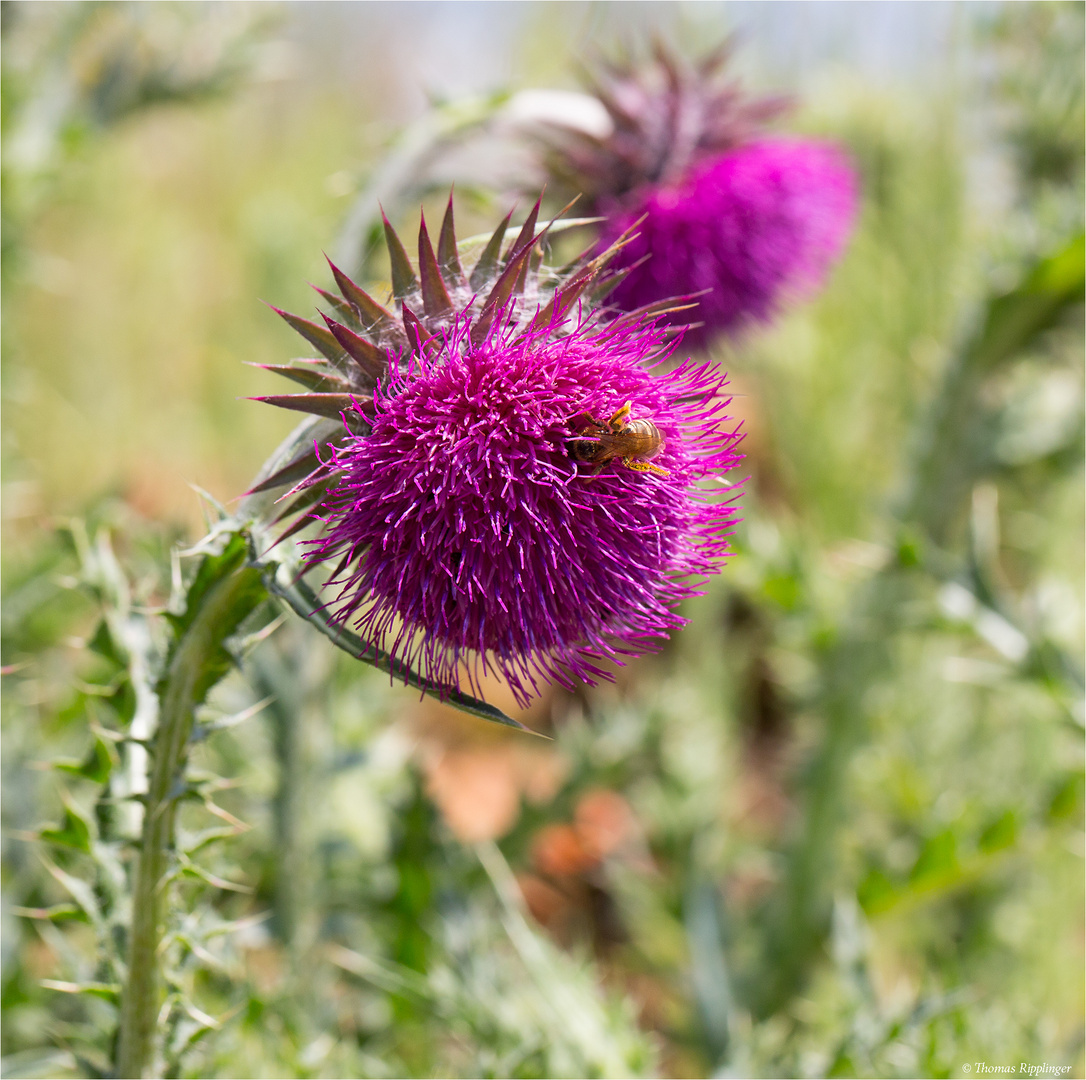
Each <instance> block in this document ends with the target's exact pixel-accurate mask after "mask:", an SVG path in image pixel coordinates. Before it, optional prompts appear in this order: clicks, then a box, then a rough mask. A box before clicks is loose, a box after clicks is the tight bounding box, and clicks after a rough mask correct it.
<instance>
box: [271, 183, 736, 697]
mask: <svg viewBox="0 0 1086 1080" xmlns="http://www.w3.org/2000/svg"><path fill="white" fill-rule="evenodd" d="M538 209H539V206H538V204H537V205H536V208H535V209H534V210H533V211H532V213H531V214H530V215H529V218H528V221H526V222H525V224H524V227H523V228H522V229H521V231H520V234H519V236H518V238H517V239H516V240H515V241H514V242H513V244H512V245H510V247H509V248H508V249H507V251H506V252H505V254H504V255H502V252H501V247H502V237H503V235H504V232H505V226H506V224H507V223H508V219H507V220H506V222H504V223H503V224H502V225H501V226H499V228H498V230H497V231H496V232H495V234H494V236H493V237H492V238H491V240H490V242H489V243H488V244H487V245H486V248H485V250H484V251H483V252H482V254H481V255H480V256H479V258H478V260H477V262H476V265H475V267H474V269H473V270H472V271H471V273H470V274H468V273H467V272H466V271H465V270H463V269H462V268H461V265H460V254H461V251H460V249H459V247H458V245H457V243H456V239H455V230H454V228H453V223H452V204H451V202H450V206H449V209H448V211H447V212H446V219H445V223H444V225H443V226H442V230H441V239H440V242H439V245H438V248H437V250H436V251H435V250H434V249H433V247H432V246H431V243H430V239H429V236H428V234H427V231H426V227H425V224H423V226H422V228H421V229H420V234H419V263H418V268H417V272H416V267H415V266H413V265H412V263H411V261H410V259H409V258H408V256H407V254H406V251H405V249H404V247H403V245H402V243H401V242H400V240H399V238H398V237H397V236H396V234H395V233H394V232H393V231H392V229H391V226H387V224H386V229H387V239H388V246H389V252H390V257H391V260H392V279H393V299H394V300H395V301H396V303H397V304H398V305H399V316H400V317H399V318H397V317H396V316H395V315H394V314H393V311H391V310H389V309H388V308H386V307H384V306H382V305H380V304H378V303H377V302H376V301H375V300H374V299H373V298H372V297H370V296H369V295H368V294H367V293H365V292H364V291H363V290H361V289H360V288H359V287H358V286H357V285H356V284H355V283H354V282H352V281H351V280H350V279H349V278H347V277H346V275H344V274H343V273H342V272H341V271H339V270H338V269H337V268H335V267H333V268H332V269H333V273H334V276H335V278H336V282H337V285H338V287H339V290H340V296H335V295H334V294H332V293H328V292H324V291H323V290H321V295H322V297H323V298H324V299H325V301H326V303H328V304H329V306H330V307H332V308H333V309H334V310H335V312H336V314H337V316H339V319H343V320H345V322H341V321H339V319H336V318H331V317H329V316H325V322H326V327H327V328H325V327H319V326H318V325H317V324H316V323H314V322H310V321H308V320H305V319H301V318H299V317H298V316H294V315H288V314H286V313H282V314H283V315H284V318H286V319H287V321H288V322H289V323H290V324H291V325H292V326H293V327H294V328H295V329H297V330H298V331H299V332H300V333H301V334H302V335H303V336H304V337H305V338H306V339H307V340H308V341H309V342H311V343H312V344H313V345H314V346H315V347H316V348H317V349H318V350H320V351H321V352H322V353H323V359H319V360H310V361H295V362H294V364H293V365H292V366H290V367H283V368H276V369H275V370H277V371H279V372H280V373H282V374H285V375H287V376H289V377H290V378H292V379H294V380H295V381H297V382H301V383H303V384H304V386H305V387H306V392H305V393H298V394H292V395H276V396H274V397H267V398H264V399H263V400H265V401H268V402H270V403H271V404H274V405H277V406H279V407H282V408H288V409H296V410H300V411H302V412H307V413H310V414H311V415H310V418H309V419H308V420H307V421H306V422H305V424H306V425H307V426H306V427H305V428H304V431H303V432H302V433H301V434H300V435H297V434H296V435H295V436H294V437H293V438H292V439H291V440H290V441H289V444H288V447H289V450H288V451H287V452H284V454H282V455H280V456H278V457H277V458H276V459H275V461H274V463H272V464H270V465H269V467H268V472H267V475H265V476H263V478H262V479H261V480H260V481H259V482H258V483H257V484H256V485H255V486H254V488H253V492H263V491H271V490H274V489H276V488H278V487H287V486H289V485H291V484H293V485H294V487H293V488H291V490H290V491H289V492H288V495H289V496H290V500H291V501H289V502H288V503H287V505H286V508H285V509H284V510H283V512H282V513H281V514H280V515H279V519H278V520H286V519H289V518H294V522H293V524H292V525H290V527H289V528H288V529H287V532H286V533H284V537H285V536H288V535H290V534H292V533H294V532H296V531H298V530H299V529H300V528H302V527H304V526H305V525H306V524H307V523H310V524H311V523H315V522H320V524H321V528H320V531H319V533H318V535H317V536H316V538H315V539H311V540H308V541H306V542H305V548H306V552H307V556H306V568H305V569H306V571H310V570H314V571H325V570H326V571H327V580H326V583H325V590H326V591H325V601H326V602H325V604H324V606H323V608H322V609H320V612H321V614H320V617H321V620H322V623H323V625H324V627H325V628H326V629H329V628H338V627H351V628H353V629H355V630H357V632H358V637H357V638H356V639H354V640H356V641H358V642H359V645H357V646H356V648H361V647H364V648H365V649H367V650H370V651H372V652H373V655H374V657H375V658H376V656H377V652H378V651H379V652H380V653H381V655H382V656H384V657H386V658H387V661H388V662H387V663H386V664H385V669H386V670H391V671H395V672H399V673H400V674H401V675H403V677H404V678H405V680H406V681H408V682H412V683H414V684H415V685H419V686H423V687H425V688H426V689H428V690H430V691H431V692H434V693H437V694H438V695H439V696H444V697H448V696H450V695H456V694H460V695H462V690H461V687H462V686H463V685H464V684H466V685H467V686H468V687H469V688H470V689H471V690H472V691H473V692H475V693H478V692H479V688H480V681H481V678H482V675H483V674H484V673H485V672H487V671H494V672H497V673H498V674H500V675H501V676H503V677H504V679H505V680H506V681H507V683H508V684H509V686H510V688H511V689H512V690H513V692H514V694H515V696H516V698H517V700H518V701H520V702H522V703H525V702H527V701H528V700H529V699H530V698H531V697H532V696H533V695H534V694H536V693H538V692H539V690H540V688H541V684H542V683H543V682H546V681H550V680H556V681H558V682H560V683H562V684H564V685H566V686H571V685H573V680H575V679H581V680H584V681H587V682H594V681H596V680H597V679H599V678H609V677H610V675H609V673H608V671H607V668H606V667H605V666H604V664H605V662H607V661H612V662H619V663H621V661H622V658H623V657H625V656H632V655H636V654H638V653H639V652H641V651H644V650H645V649H649V648H652V647H653V645H654V644H655V643H657V642H658V641H659V640H660V639H662V638H666V637H667V635H668V633H669V631H670V630H672V629H674V628H675V627H678V626H680V625H682V623H683V619H682V618H681V617H680V616H679V615H678V614H677V613H676V612H675V607H676V605H677V604H678V602H679V601H680V600H682V599H683V598H685V597H687V596H692V595H696V593H697V589H698V581H699V580H700V578H701V577H703V576H704V575H705V574H708V573H711V572H713V571H715V569H716V568H717V565H718V559H719V557H720V556H723V555H725V554H727V540H726V534H727V533H728V531H729V528H730V526H731V525H732V524H733V523H734V521H735V512H736V511H735V507H734V499H735V498H736V497H737V493H736V491H735V489H734V486H732V487H729V486H722V485H721V483H720V480H721V477H720V474H721V473H722V472H723V471H725V470H727V469H728V468H730V467H731V466H732V465H734V464H735V463H736V462H737V461H738V460H739V458H738V455H737V453H736V452H735V447H736V444H737V442H738V440H739V435H738V433H737V431H735V430H734V425H730V424H729V421H728V418H727V416H725V414H724V410H725V408H726V406H727V399H726V398H725V397H723V396H722V391H723V387H724V383H725V380H724V378H723V376H722V375H721V373H720V372H719V371H718V369H717V368H716V367H714V366H713V365H711V364H705V363H703V364H694V363H692V362H691V361H687V362H685V363H681V364H679V365H678V366H675V365H674V364H672V363H671V362H670V355H671V353H672V351H673V349H674V342H675V338H676V335H675V331H674V329H673V328H672V327H670V326H669V325H667V324H666V323H664V322H662V321H661V316H655V317H653V316H649V315H644V314H632V315H620V316H618V317H617V318H614V317H610V318H607V319H605V318H603V316H602V309H600V308H598V307H597V306H596V303H597V299H596V298H597V297H598V296H601V295H603V294H605V292H606V291H607V289H608V287H609V282H608V280H607V277H606V272H605V268H606V266H607V263H608V260H609V259H611V258H613V257H614V256H615V255H616V254H617V253H618V252H619V251H620V250H621V246H622V243H623V242H627V241H626V240H624V241H622V242H620V243H618V244H616V245H614V246H613V247H612V248H611V249H610V250H609V251H608V252H605V253H603V254H602V255H598V256H596V257H591V256H589V255H586V256H584V257H583V258H582V260H580V261H579V262H577V263H575V264H574V265H573V267H572V268H567V270H566V272H565V273H564V274H554V273H552V272H550V271H546V270H544V269H543V268H542V265H541V259H542V250H541V241H542V238H543V235H544V234H545V233H546V230H547V229H548V228H550V226H546V227H545V228H544V229H543V230H542V231H541V232H538V233H537V231H536V214H537V212H538ZM627 239H628V238H627ZM611 314H612V315H613V313H611ZM284 499H286V496H284ZM281 539H282V538H281ZM317 614H318V613H317V612H315V613H314V615H317ZM311 617H312V616H311ZM332 636H336V634H335V632H334V629H333V634H332ZM465 707H466V706H465Z"/></svg>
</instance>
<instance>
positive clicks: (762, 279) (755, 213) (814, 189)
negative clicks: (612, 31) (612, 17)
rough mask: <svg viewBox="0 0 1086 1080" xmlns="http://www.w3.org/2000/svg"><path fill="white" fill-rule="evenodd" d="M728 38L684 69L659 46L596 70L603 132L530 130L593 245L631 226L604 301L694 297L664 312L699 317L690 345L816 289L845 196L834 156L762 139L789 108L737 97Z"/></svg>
mask: <svg viewBox="0 0 1086 1080" xmlns="http://www.w3.org/2000/svg"><path fill="white" fill-rule="evenodd" d="M730 45H731V43H730V42H726V43H725V44H724V46H723V47H722V48H720V49H718V50H716V51H715V52H713V53H711V54H710V55H709V56H707V57H706V58H705V59H704V60H702V61H701V62H700V63H699V64H697V65H691V64H688V63H686V62H684V61H683V60H681V59H680V58H679V57H677V56H675V55H673V54H672V53H670V52H669V51H668V50H667V49H665V48H664V47H663V46H662V45H660V44H659V43H657V45H656V46H655V47H654V49H653V51H652V54H651V56H649V57H647V58H644V59H641V60H637V59H632V58H631V59H629V60H626V61H624V62H620V63H610V64H601V65H600V66H599V69H598V70H597V71H595V72H592V73H590V76H591V78H590V87H589V88H590V89H591V90H592V91H593V92H594V94H595V95H596V97H597V99H598V100H599V102H600V103H601V104H602V105H603V107H604V109H605V110H606V111H607V114H608V117H609V122H610V128H611V130H610V132H609V133H607V134H602V133H598V132H597V133H589V132H586V131H584V130H580V129H575V128H572V127H570V126H569V125H568V124H562V123H560V122H553V123H551V124H550V125H548V126H545V127H544V128H543V130H542V131H541V133H540V134H539V136H538V138H540V139H541V140H542V142H543V144H544V154H543V157H544V163H545V165H546V168H547V171H548V172H549V174H550V176H551V178H552V179H553V180H555V181H557V182H558V183H559V184H560V185H566V186H569V187H571V188H573V189H576V190H579V191H582V192H584V193H585V194H586V196H587V208H588V210H589V211H590V212H592V213H596V214H599V215H601V216H602V217H603V218H604V219H605V220H604V224H603V227H602V229H601V248H606V247H607V245H608V244H610V243H611V242H612V241H613V240H614V238H615V237H617V236H619V235H620V234H622V233H623V232H625V231H626V230H628V229H629V228H630V227H631V226H634V225H635V224H636V227H637V231H638V232H639V234H640V235H639V236H638V237H637V238H636V239H635V240H634V241H633V242H632V243H630V244H629V245H628V246H627V247H625V248H624V250H623V251H622V252H621V254H620V255H619V257H618V258H617V259H616V261H615V263H614V264H613V265H614V267H615V268H616V269H620V268H623V267H625V268H627V269H629V271H630V273H629V276H628V277H627V278H626V280H625V281H624V282H623V283H622V284H621V285H620V286H619V287H618V288H617V289H616V290H615V292H614V294H613V298H612V301H613V303H614V304H615V305H616V306H617V307H618V308H619V309H620V310H623V311H634V310H637V309H639V308H642V307H643V306H645V305H647V304H651V303H656V302H659V301H661V300H666V299H670V298H673V297H677V296H690V295H691V294H694V293H704V295H703V296H701V297H700V298H699V299H698V302H697V307H696V309H695V310H693V311H690V310H687V311H685V312H684V313H683V314H682V316H678V314H677V313H675V314H674V315H673V318H681V320H682V321H683V322H685V323H695V324H700V325H697V326H696V328H692V329H691V330H690V331H689V332H688V334H687V337H686V341H687V343H688V344H694V345H699V346H701V345H705V344H706V343H707V342H708V341H709V339H710V338H711V337H713V336H714V335H716V334H718V333H727V332H734V331H736V330H738V329H740V328H742V327H743V326H744V325H746V324H749V323H751V322H760V321H765V320H767V319H769V318H770V317H771V316H772V315H774V314H775V313H776V311H777V310H778V309H779V307H780V305H781V302H782V301H783V300H785V299H787V298H790V297H796V296H799V295H801V294H803V293H809V292H811V291H813V290H814V289H815V288H817V286H818V285H819V284H820V283H821V281H822V280H823V278H824V276H825V274H826V271H827V270H828V269H829V267H830V265H831V264H832V263H833V261H834V260H835V259H836V258H837V256H838V255H839V254H840V252H841V249H842V248H843V247H844V244H845V241H846V239H847V237H848V234H849V231H850V228H851V225H852V220H853V217H854V213H855V204H856V180H855V175H854V173H853V170H852V168H851V166H850V165H849V164H848V162H847V160H846V159H845V157H844V155H843V154H842V153H841V151H840V150H838V149H836V148H835V147H834V146H832V145H830V144H828V143H822V142H814V141H809V140H800V139H793V140H786V139H782V138H771V137H769V136H767V135H765V134H764V129H765V125H766V123H767V122H768V121H771V120H773V119H775V118H776V117H778V116H779V115H780V114H781V113H782V112H784V111H786V110H787V108H788V107H789V104H790V103H789V102H788V101H787V100H786V99H783V98H779V97H778V98H761V99H752V98H748V97H747V96H746V95H745V94H744V93H743V91H742V90H741V88H740V87H739V86H738V84H736V83H735V82H733V81H728V80H727V79H725V78H724V77H723V72H724V66H725V62H726V60H727V58H728V56H729V53H730ZM642 260H643V261H642ZM639 263H640V265H638V264H639Z"/></svg>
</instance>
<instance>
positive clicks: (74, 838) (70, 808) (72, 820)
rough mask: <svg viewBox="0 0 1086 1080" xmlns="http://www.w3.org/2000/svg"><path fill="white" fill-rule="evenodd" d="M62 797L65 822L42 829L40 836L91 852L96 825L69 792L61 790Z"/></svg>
mask: <svg viewBox="0 0 1086 1080" xmlns="http://www.w3.org/2000/svg"><path fill="white" fill-rule="evenodd" d="M60 797H61V800H62V801H63V803H64V822H63V824H61V825H60V826H49V827H46V828H44V829H40V830H39V832H38V836H39V837H40V838H41V839H42V840H45V841H46V842H48V843H50V844H60V845H62V846H63V847H71V848H75V849H76V850H77V851H83V852H86V853H87V854H90V850H91V845H92V843H93V839H94V827H93V825H92V824H91V820H90V818H89V817H88V816H87V815H86V813H84V811H83V809H82V808H81V807H80V806H78V805H77V804H76V803H75V802H74V801H73V800H72V798H71V796H70V795H68V793H67V792H61V796H60Z"/></svg>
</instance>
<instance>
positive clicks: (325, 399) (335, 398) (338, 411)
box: [249, 394, 373, 420]
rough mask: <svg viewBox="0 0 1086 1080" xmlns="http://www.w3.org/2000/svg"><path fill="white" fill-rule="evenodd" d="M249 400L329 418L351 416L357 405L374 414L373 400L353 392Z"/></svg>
mask: <svg viewBox="0 0 1086 1080" xmlns="http://www.w3.org/2000/svg"><path fill="white" fill-rule="evenodd" d="M249 400H250V401H264V402H267V403H268V404H269V405H276V406H278V407H279V408H280V409H293V410H294V411H295V412H304V413H312V414H313V415H314V416H326V417H328V419H329V420H338V419H340V418H341V415H342V414H347V415H348V416H349V415H350V414H351V413H353V411H354V409H355V406H358V408H359V409H360V410H361V411H362V412H363V413H365V414H366V415H368V416H373V402H372V401H368V400H367V399H366V398H356V397H355V396H354V395H353V394H269V395H267V396H264V397H254V398H250V399H249Z"/></svg>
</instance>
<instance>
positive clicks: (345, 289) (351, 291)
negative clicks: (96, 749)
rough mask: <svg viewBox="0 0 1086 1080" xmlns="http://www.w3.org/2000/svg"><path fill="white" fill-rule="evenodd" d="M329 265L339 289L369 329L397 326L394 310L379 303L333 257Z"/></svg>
mask: <svg viewBox="0 0 1086 1080" xmlns="http://www.w3.org/2000/svg"><path fill="white" fill-rule="evenodd" d="M325 258H327V256H325ZM328 265H329V266H330V267H331V269H332V276H333V277H334V278H335V279H336V285H338V286H339V291H340V292H341V293H343V295H344V296H345V297H346V298H347V300H348V301H349V302H350V303H351V304H353V305H354V306H355V307H356V308H357V309H358V311H359V313H360V315H361V316H362V322H363V323H364V324H365V325H366V327H367V328H368V329H374V328H381V329H388V328H393V327H394V326H395V323H396V317H395V316H394V315H393V314H392V312H390V311H388V310H387V309H386V308H384V307H383V306H382V305H381V304H379V303H377V301H376V300H374V299H373V297H372V296H370V294H369V293H368V292H366V291H365V290H364V289H360V288H359V287H358V286H357V285H356V284H355V283H354V282H353V281H352V280H351V279H350V278H349V277H347V275H346V274H345V273H344V272H343V271H342V270H340V268H339V267H338V266H336V264H335V263H334V262H332V260H331V259H328Z"/></svg>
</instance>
